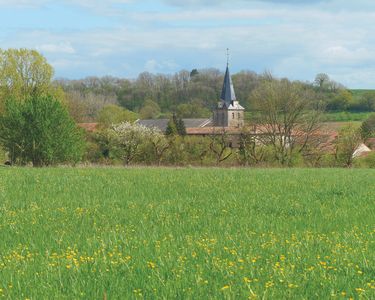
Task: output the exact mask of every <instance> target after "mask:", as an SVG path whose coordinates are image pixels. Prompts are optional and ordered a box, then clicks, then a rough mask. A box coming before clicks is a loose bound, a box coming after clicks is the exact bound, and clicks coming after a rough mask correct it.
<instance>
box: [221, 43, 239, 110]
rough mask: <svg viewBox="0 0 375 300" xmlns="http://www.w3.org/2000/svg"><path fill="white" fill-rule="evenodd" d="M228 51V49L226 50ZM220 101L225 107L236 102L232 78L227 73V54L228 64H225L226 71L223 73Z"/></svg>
mask: <svg viewBox="0 0 375 300" xmlns="http://www.w3.org/2000/svg"><path fill="white" fill-rule="evenodd" d="M227 50H228V51H229V49H227ZM221 100H223V101H224V102H225V104H226V105H227V106H229V105H230V104H231V103H232V101H236V94H235V93H234V87H233V82H232V78H231V76H230V72H229V53H228V62H227V70H226V71H225V77H224V83H223V90H222V92H221Z"/></svg>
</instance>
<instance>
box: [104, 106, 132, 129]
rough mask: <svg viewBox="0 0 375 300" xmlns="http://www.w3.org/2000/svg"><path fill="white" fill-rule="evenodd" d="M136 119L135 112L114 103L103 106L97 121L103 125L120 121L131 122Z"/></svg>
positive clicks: (107, 125) (106, 125)
mask: <svg viewBox="0 0 375 300" xmlns="http://www.w3.org/2000/svg"><path fill="white" fill-rule="evenodd" d="M137 119H138V115H137V114H136V113H134V112H132V111H130V110H127V109H124V108H122V107H120V106H118V105H115V104H110V105H107V106H104V107H103V108H102V109H101V110H100V111H99V114H98V122H99V123H100V124H101V125H103V126H104V127H109V126H111V125H113V124H119V123H122V122H130V123H133V122H134V121H136V120H137Z"/></svg>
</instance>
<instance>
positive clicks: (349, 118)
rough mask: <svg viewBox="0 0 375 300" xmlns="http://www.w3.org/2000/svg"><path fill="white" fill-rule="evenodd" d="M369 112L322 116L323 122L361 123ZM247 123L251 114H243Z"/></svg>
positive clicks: (251, 116) (250, 118)
mask: <svg viewBox="0 0 375 300" xmlns="http://www.w3.org/2000/svg"><path fill="white" fill-rule="evenodd" d="M371 114H372V113H369V112H357V113H356V112H345V111H343V112H327V113H324V114H323V116H322V121H323V122H357V123H361V122H363V121H365V120H367V118H368V117H369V116H370V115H371ZM245 119H246V120H247V121H252V120H254V115H253V113H251V112H247V113H245Z"/></svg>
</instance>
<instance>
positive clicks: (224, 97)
mask: <svg viewBox="0 0 375 300" xmlns="http://www.w3.org/2000/svg"><path fill="white" fill-rule="evenodd" d="M244 110H245V109H244V108H243V107H242V106H241V105H240V104H239V102H238V101H237V98H236V94H235V92H234V87H233V82H232V78H231V76H230V71H229V49H227V69H226V71H225V76H224V83H223V89H222V91H221V97H220V102H219V103H218V106H217V108H216V109H215V110H214V113H213V121H214V126H215V127H236V128H240V127H243V126H244Z"/></svg>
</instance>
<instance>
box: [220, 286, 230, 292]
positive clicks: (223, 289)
mask: <svg viewBox="0 0 375 300" xmlns="http://www.w3.org/2000/svg"><path fill="white" fill-rule="evenodd" d="M229 288H230V286H229V285H224V286H223V287H222V288H221V290H222V291H225V290H227V289H229Z"/></svg>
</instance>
